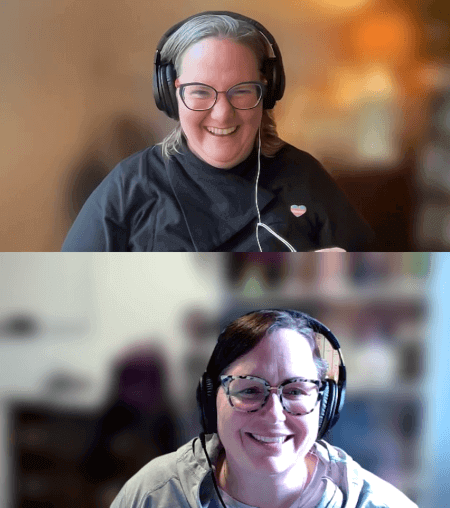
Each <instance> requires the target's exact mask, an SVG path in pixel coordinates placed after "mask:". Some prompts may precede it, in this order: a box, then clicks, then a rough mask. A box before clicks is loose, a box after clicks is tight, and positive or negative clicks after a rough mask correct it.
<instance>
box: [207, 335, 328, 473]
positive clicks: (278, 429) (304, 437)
mask: <svg viewBox="0 0 450 508" xmlns="http://www.w3.org/2000/svg"><path fill="white" fill-rule="evenodd" d="M224 374H226V375H236V376H239V375H241V376H247V375H254V376H257V377H261V378H263V379H266V380H267V381H268V382H269V383H270V384H271V386H278V385H279V384H281V383H282V382H283V381H285V380H286V379H290V378H294V377H304V378H307V379H318V376H317V369H316V366H315V364H314V360H313V355H312V351H311V348H310V346H309V344H308V342H307V340H306V339H305V338H304V337H303V336H302V335H300V334H299V333H298V332H296V331H294V330H287V329H281V330H276V331H274V332H272V334H270V335H269V336H265V337H264V338H263V339H262V341H261V342H260V343H259V344H258V345H257V346H256V347H255V348H254V349H252V350H251V351H250V352H249V353H247V354H246V355H244V356H242V357H241V358H238V359H237V360H236V361H235V362H233V363H232V364H231V365H230V366H229V367H228V368H227V369H226V370H225V372H224ZM216 403H217V428H218V434H219V438H220V440H221V442H222V444H223V446H224V448H225V453H226V460H227V462H228V464H229V467H230V470H233V474H234V475H241V477H245V476H242V475H249V474H252V475H255V474H258V475H263V476H268V475H270V476H273V475H278V474H284V473H288V472H292V470H294V469H295V468H296V466H298V467H299V468H301V467H304V465H305V457H306V455H307V454H308V452H309V451H310V449H311V447H312V446H313V444H314V442H315V440H316V438H317V432H318V427H319V407H320V404H317V406H316V408H315V410H314V411H313V412H312V413H310V414H307V415H304V416H294V415H291V414H289V413H287V412H285V411H283V408H282V406H281V402H280V400H279V399H278V398H277V395H276V393H275V391H272V392H271V395H270V396H269V400H268V401H267V403H266V405H265V406H264V407H262V408H261V409H260V410H259V411H257V412H255V413H244V412H240V411H237V410H235V409H233V408H232V407H231V406H230V404H229V402H228V399H227V396H226V393H225V390H224V388H223V387H221V388H219V390H218V392H217V398H216ZM249 434H257V435H259V436H267V437H271V436H277V435H278V436H289V439H288V440H287V441H286V442H284V443H283V444H281V445H269V446H268V445H264V444H261V443H259V442H256V441H255V440H254V439H253V438H252V437H250V435H249Z"/></svg>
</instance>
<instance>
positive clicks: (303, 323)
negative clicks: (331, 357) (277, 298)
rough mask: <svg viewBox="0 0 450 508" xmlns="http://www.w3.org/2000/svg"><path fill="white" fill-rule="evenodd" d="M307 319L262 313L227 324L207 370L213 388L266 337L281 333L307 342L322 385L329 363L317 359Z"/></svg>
mask: <svg viewBox="0 0 450 508" xmlns="http://www.w3.org/2000/svg"><path fill="white" fill-rule="evenodd" d="M308 318H309V319H310V316H308V315H307V314H305V313H303V312H299V311H292V310H279V309H263V310H258V311H252V312H250V313H248V314H245V315H244V316H241V317H239V318H238V319H236V320H235V321H233V322H232V323H230V324H229V325H228V326H227V327H226V328H225V329H224V330H223V331H222V333H221V334H220V335H219V338H218V340H217V344H216V347H215V348H214V351H213V353H212V355H211V358H210V360H209V362H208V365H207V367H206V370H207V372H208V373H209V375H210V377H211V379H212V381H213V383H214V388H215V389H217V388H219V385H220V383H219V376H220V375H221V374H222V373H223V371H224V370H225V369H226V368H227V367H228V366H229V365H231V364H232V363H233V362H234V361H235V360H237V359H238V358H240V357H241V356H243V355H245V354H246V353H248V352H249V351H251V350H252V349H253V348H255V347H256V346H257V345H258V344H259V343H260V342H261V340H262V339H263V338H264V337H265V336H266V335H270V334H271V333H272V332H274V331H275V330H280V329H287V330H295V331H296V332H298V333H299V334H300V335H302V336H303V337H304V338H305V339H306V340H307V341H308V344H309V346H310V348H311V351H312V354H313V360H314V363H315V365H316V368H317V374H318V378H319V379H320V380H321V381H323V380H324V379H325V376H326V373H327V370H328V363H327V362H326V361H325V360H323V359H322V358H321V356H320V351H319V348H318V346H317V343H316V338H315V334H316V332H315V331H314V329H313V328H312V326H311V323H310V321H309V320H308Z"/></svg>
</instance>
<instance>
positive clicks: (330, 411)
mask: <svg viewBox="0 0 450 508" xmlns="http://www.w3.org/2000/svg"><path fill="white" fill-rule="evenodd" d="M337 400H338V389H337V386H336V383H335V382H334V381H332V380H330V379H327V380H326V386H325V390H324V391H323V396H322V401H321V403H320V414H319V432H318V434H317V439H322V437H323V436H324V435H325V434H326V433H327V432H328V431H329V430H330V429H331V427H332V425H333V424H334V423H335V421H334V416H335V414H336V405H337Z"/></svg>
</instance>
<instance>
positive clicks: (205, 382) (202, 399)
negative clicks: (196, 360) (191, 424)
mask: <svg viewBox="0 0 450 508" xmlns="http://www.w3.org/2000/svg"><path fill="white" fill-rule="evenodd" d="M197 406H198V409H199V413H200V424H201V426H202V429H203V432H204V433H205V434H212V433H214V432H217V409H216V400H215V394H214V384H213V382H212V379H211V378H210V377H209V375H208V374H207V372H205V373H204V374H203V375H202V377H201V378H200V382H199V384H198V387H197Z"/></svg>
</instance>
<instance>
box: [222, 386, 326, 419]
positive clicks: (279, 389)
mask: <svg viewBox="0 0 450 508" xmlns="http://www.w3.org/2000/svg"><path fill="white" fill-rule="evenodd" d="M233 379H257V380H258V381H263V383H264V386H265V387H266V388H268V390H267V394H266V397H265V399H264V402H263V403H262V404H261V406H260V407H259V408H258V409H252V410H251V411H244V410H242V409H239V408H237V407H236V406H234V405H233V404H232V402H231V395H230V383H231V381H233ZM296 381H306V382H308V383H314V384H315V385H316V386H317V387H318V393H317V401H316V403H315V404H314V407H313V408H312V409H311V411H308V412H307V413H292V412H291V411H289V409H287V408H286V407H285V405H284V402H283V395H282V389H283V387H284V386H286V385H288V384H291V383H295V382H296ZM220 383H221V386H223V387H224V389H225V393H226V395H227V398H228V402H229V403H230V406H231V407H232V408H233V409H235V410H236V411H241V412H243V413H255V412H256V411H259V410H260V409H261V408H263V407H264V406H265V405H266V404H267V401H268V400H269V395H270V392H271V391H272V390H277V394H278V398H279V399H280V403H281V405H282V407H283V409H284V410H285V411H286V412H288V413H289V414H291V415H294V416H305V415H308V414H310V413H312V412H313V411H314V409H316V406H317V404H318V403H319V402H320V401H321V400H322V397H323V391H324V390H325V386H326V385H325V383H323V382H322V381H320V380H318V379H305V378H303V377H294V378H291V379H287V380H286V381H283V382H282V383H281V384H280V385H279V386H270V384H269V383H268V382H267V381H266V380H265V379H263V378H260V377H256V376H220Z"/></svg>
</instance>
